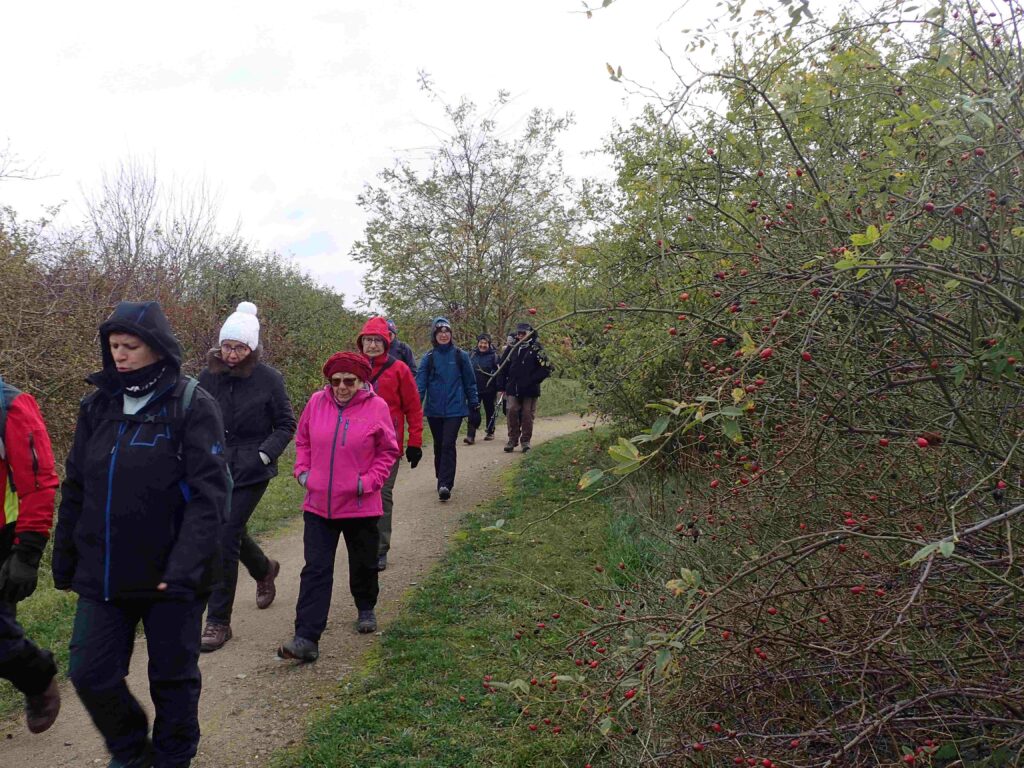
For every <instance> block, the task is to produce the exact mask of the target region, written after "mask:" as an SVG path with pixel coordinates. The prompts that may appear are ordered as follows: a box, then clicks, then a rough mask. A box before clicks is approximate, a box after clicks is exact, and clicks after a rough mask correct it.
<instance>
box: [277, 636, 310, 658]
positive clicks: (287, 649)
mask: <svg viewBox="0 0 1024 768" xmlns="http://www.w3.org/2000/svg"><path fill="white" fill-rule="evenodd" d="M277 655H278V656H280V657H281V658H282V659H296V660H297V661H303V662H311V661H316V660H317V659H318V658H319V657H320V647H319V646H318V645H317V644H316V643H314V642H313V641H312V640H307V639H306V638H304V637H299V636H298V635H296V636H295V637H293V638H292V639H291V640H289V641H288V642H286V643H285V644H284V645H282V646H281V647H280V648H278V649H277Z"/></svg>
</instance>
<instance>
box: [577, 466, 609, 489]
mask: <svg viewBox="0 0 1024 768" xmlns="http://www.w3.org/2000/svg"><path fill="white" fill-rule="evenodd" d="M602 477H604V470H603V469H590V470H587V472H586V473H585V474H584V475H583V477H581V478H580V481H579V482H578V483H577V484H576V488H577V489H579V490H581V491H582V490H585V489H587V488H589V487H590V486H592V485H593V484H594V483H596V482H597V481H598V480H600V479H601V478H602Z"/></svg>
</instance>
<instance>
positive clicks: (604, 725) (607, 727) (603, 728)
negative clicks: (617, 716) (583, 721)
mask: <svg viewBox="0 0 1024 768" xmlns="http://www.w3.org/2000/svg"><path fill="white" fill-rule="evenodd" d="M614 727H615V722H614V721H613V720H612V719H611V718H610V717H606V718H605V719H604V720H602V721H601V722H600V723H599V724H598V726H597V730H598V731H600V733H601V735H602V736H607V735H608V734H609V733H611V730H612V728H614Z"/></svg>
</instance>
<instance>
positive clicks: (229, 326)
mask: <svg viewBox="0 0 1024 768" xmlns="http://www.w3.org/2000/svg"><path fill="white" fill-rule="evenodd" d="M225 341H240V342H242V343H243V344H245V345H246V346H247V347H249V349H256V347H258V346H259V345H260V321H259V318H257V317H256V305H255V304H253V303H252V302H251V301H243V302H242V303H241V304H239V305H238V306H237V307H236V308H235V311H234V312H232V313H231V314H230V315H229V316H228V319H227V320H225V321H224V325H222V326H221V328H220V338H219V339H218V343H220V344H223V343H224V342H225Z"/></svg>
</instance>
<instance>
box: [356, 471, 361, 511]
mask: <svg viewBox="0 0 1024 768" xmlns="http://www.w3.org/2000/svg"><path fill="white" fill-rule="evenodd" d="M362 506H363V476H362V475H356V507H357V508H359V507H362Z"/></svg>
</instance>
